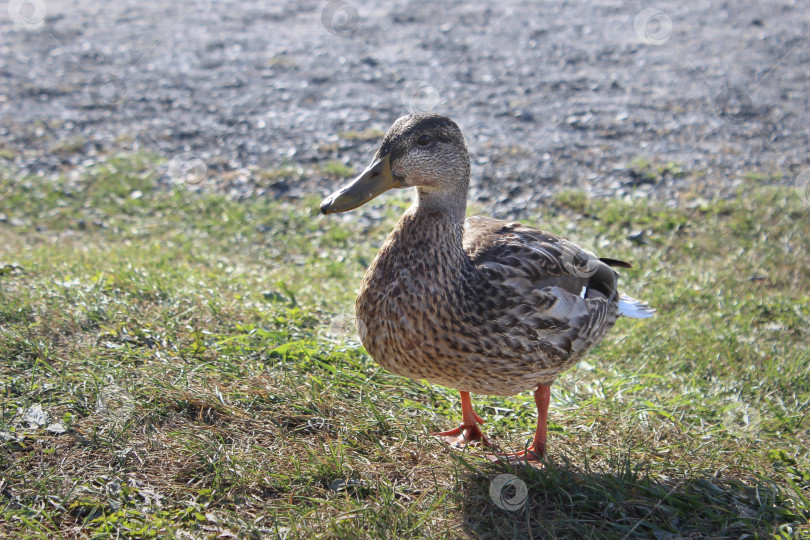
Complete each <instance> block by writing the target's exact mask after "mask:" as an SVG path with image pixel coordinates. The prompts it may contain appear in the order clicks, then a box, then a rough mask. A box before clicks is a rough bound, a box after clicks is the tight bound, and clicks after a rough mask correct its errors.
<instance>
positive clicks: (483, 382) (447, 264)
mask: <svg viewBox="0 0 810 540" xmlns="http://www.w3.org/2000/svg"><path fill="white" fill-rule="evenodd" d="M426 141H427V142H426ZM423 143H424V144H423ZM385 156H388V159H389V160H390V174H391V175H392V177H393V179H394V181H395V183H396V186H395V187H411V186H415V187H416V188H417V200H416V202H415V203H414V205H413V206H411V207H410V208H409V209H408V210H407V211H406V212H405V214H404V215H403V216H402V218H401V219H400V220H399V223H398V224H397V226H396V228H395V229H394V231H393V232H392V233H391V234H390V235H389V236H388V238H387V240H386V241H385V244H384V245H383V246H382V248H381V249H380V252H379V253H378V254H377V257H376V258H375V259H374V261H373V262H372V263H371V265H370V267H369V268H368V271H367V272H366V275H365V277H364V278H363V282H362V285H361V287H360V293H359V296H358V298H357V303H356V306H355V309H356V316H357V321H358V327H359V330H360V337H361V339H362V341H363V344H364V346H365V347H366V350H368V352H369V354H370V355H371V356H372V358H374V360H375V361H376V362H377V363H379V364H380V365H381V366H382V367H384V368H386V369H388V370H389V371H391V372H393V373H396V374H399V375H402V376H405V377H410V378H414V379H426V380H428V381H430V382H432V383H435V384H440V385H443V386H447V387H451V388H456V389H458V390H460V391H462V392H474V393H480V394H497V395H512V394H515V393H517V392H521V391H524V390H528V389H533V388H537V387H538V385H545V386H547V385H550V384H551V383H552V382H553V381H554V379H555V378H556V377H557V375H558V374H559V373H561V372H562V371H564V370H566V369H568V368H569V367H571V366H572V365H573V364H574V363H576V362H577V361H579V360H580V359H581V358H582V357H583V356H584V355H585V354H586V353H587V352H588V350H590V349H591V348H592V347H593V346H594V345H595V344H596V343H598V342H599V340H601V339H602V337H603V336H604V335H605V333H606V332H607V331H608V330H610V328H611V327H612V326H613V324H614V323H615V322H616V319H617V318H618V316H619V314H620V311H621V304H622V302H624V304H625V305H626V306H629V307H630V310H629V312H630V313H635V316H642V317H645V316H648V315H647V314H648V313H651V311H652V310H649V308H647V307H646V304H643V303H642V302H638V301H635V300H633V299H631V298H629V297H625V296H621V297H620V295H619V293H618V291H617V284H618V274H617V273H616V272H614V271H613V270H612V269H611V268H610V266H608V264H607V263H606V262H603V261H602V260H600V259H599V258H597V257H596V256H595V255H593V254H592V253H590V252H588V251H585V250H583V249H581V248H579V247H577V246H576V245H574V244H572V243H570V242H568V241H566V240H564V239H562V238H559V237H557V236H555V235H553V234H549V233H546V232H543V231H540V230H537V229H533V228H531V227H527V226H525V225H521V224H520V223H516V222H508V221H503V220H498V219H492V218H487V217H480V216H476V217H471V218H468V219H466V220H465V217H464V214H465V210H466V193H467V188H468V186H469V178H470V162H469V154H468V152H467V149H466V144H465V143H464V138H463V136H462V134H461V131H460V130H459V129H458V126H456V124H455V123H453V122H452V121H451V120H449V119H447V118H445V117H441V116H438V115H415V116H408V117H403V118H400V119H399V120H397V122H396V123H395V124H394V126H393V127H392V128H391V130H390V131H389V133H388V134H387V135H386V136H385V139H384V140H383V143H382V146H381V148H380V150H379V151H378V152H377V156H375V159H377V160H379V159H381V158H383V157H385ZM369 170H371V169H369ZM333 198H334V196H333ZM366 200H367V199H366ZM329 202H330V201H325V203H324V211H327V209H328V208H329V204H327V203H329ZM606 261H607V262H609V263H611V264H613V265H618V266H622V265H624V263H621V262H619V261H612V260H608V259H606ZM470 412H471V409H470ZM465 416H468V415H465ZM473 423H474V422H473ZM543 437H545V435H544V434H543ZM543 444H545V441H544V440H543Z"/></svg>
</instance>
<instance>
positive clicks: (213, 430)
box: [0, 155, 810, 538]
mask: <svg viewBox="0 0 810 540" xmlns="http://www.w3.org/2000/svg"><path fill="white" fill-rule="evenodd" d="M161 166H162V164H161V163H159V162H158V161H156V160H155V159H153V158H151V157H149V156H143V155H134V156H132V155H130V156H110V157H108V158H107V160H106V162H104V163H101V164H99V165H95V166H93V167H91V168H88V169H83V170H81V171H80V174H78V175H68V176H66V177H65V178H57V179H49V178H44V177H19V176H17V175H15V174H13V173H11V172H9V171H6V172H0V214H5V215H6V216H8V221H7V222H4V223H0V358H2V359H3V360H2V362H1V363H0V396H2V397H0V471H2V473H1V474H0V494H1V495H2V497H1V498H0V508H2V514H1V515H2V517H0V534H5V535H8V536H9V537H14V538H52V537H65V538H105V537H110V536H115V537H131V538H145V537H175V536H177V537H179V536H185V537H192V538H209V537H218V536H220V535H222V536H228V535H236V536H239V537H255V538H262V537H267V538H275V537H285V538H309V537H313V536H325V537H333V538H334V537H339V538H344V537H346V538H354V537H361V538H379V537H388V538H395V537H396V538H400V537H403V538H405V537H425V538H432V537H440V536H449V537H474V538H524V537H527V536H533V537H534V538H552V537H564V538H569V537H570V538H649V537H655V538H676V537H711V538H791V537H796V538H810V526H808V520H810V500H808V499H810V455H808V449H809V448H810V435H808V432H809V431H810V429H808V428H810V419H808V412H810V356H809V355H810V353H808V350H809V349H810V343H808V341H810V340H808V317H810V300H809V299H808V297H807V290H808V288H809V287H808V285H810V264H808V263H809V262H810V258H809V257H808V255H807V254H808V253H810V208H808V207H807V206H806V205H804V204H803V203H802V201H801V200H800V199H799V198H798V197H796V195H795V194H794V193H793V191H792V190H790V189H789V188H783V187H777V186H764V187H763V186H760V185H758V183H756V182H753V181H752V182H749V183H747V184H746V185H745V186H744V188H743V189H741V190H740V192H739V193H738V195H737V197H736V198H733V199H725V200H716V201H712V202H711V203H706V202H705V201H696V202H695V204H687V203H688V201H687V203H685V204H683V205H682V207H678V208H667V207H664V206H663V205H659V204H658V203H656V202H655V201H650V200H644V201H637V200H636V201H630V200H628V201H623V200H610V199H607V200H593V199H589V198H587V197H586V196H584V195H582V194H576V193H566V194H563V195H561V196H560V197H558V200H557V201H549V202H548V204H545V203H543V202H540V203H538V208H537V213H538V215H540V214H542V215H543V219H542V226H543V228H545V229H547V230H550V231H553V232H557V233H562V234H565V235H566V236H567V237H569V238H571V239H572V240H575V241H578V242H579V243H581V244H582V245H583V246H585V247H587V248H590V249H593V250H595V251H597V252H598V253H601V254H603V255H606V256H611V257H616V258H623V259H627V260H632V261H634V263H635V269H632V270H627V271H624V272H623V277H624V279H625V283H626V289H627V291H628V292H629V293H630V294H633V295H636V296H639V297H643V298H645V299H647V300H649V301H650V302H651V303H652V304H653V305H654V306H655V307H656V308H658V310H659V311H658V314H657V317H656V318H654V319H652V320H649V321H634V320H621V321H619V322H618V323H617V325H616V327H615V328H614V330H613V331H612V332H611V334H610V335H609V337H608V338H607V339H606V340H605V341H604V342H603V343H602V344H601V345H600V346H599V347H598V348H597V349H596V350H595V351H594V352H593V353H592V354H591V355H590V356H589V357H587V358H586V360H585V361H584V362H582V363H580V364H579V366H578V367H576V368H574V369H572V370H571V371H569V372H567V373H565V374H563V375H562V376H561V377H560V378H559V379H558V381H557V382H556V383H555V385H554V387H553V388H552V407H551V412H550V418H551V425H550V452H551V462H550V463H549V464H548V465H547V466H546V467H545V468H543V469H541V470H537V469H533V468H530V469H523V468H519V469H518V468H512V467H508V466H505V465H496V464H491V463H489V462H488V461H486V460H485V459H484V452H483V451H481V450H478V449H469V450H467V451H465V452H463V453H460V452H456V451H452V450H450V449H447V448H445V447H444V446H443V445H442V444H440V443H439V442H437V441H436V440H435V439H434V438H432V437H430V436H429V432H430V431H435V430H437V429H440V428H441V429H446V428H448V427H450V426H453V425H455V424H456V423H457V422H458V421H459V413H458V409H457V407H458V398H457V394H456V393H455V392H453V391H451V390H447V389H444V388H440V387H431V386H429V385H427V384H424V383H421V382H418V381H411V380H407V379H403V378H400V377H396V376H393V375H391V374H389V373H386V372H385V371H383V370H381V369H380V368H379V367H377V366H376V364H374V362H373V361H372V360H370V359H369V357H368V356H367V354H366V353H365V351H364V350H363V348H362V347H361V346H360V345H359V344H358V343H357V341H356V337H354V336H355V331H354V324H353V317H352V309H353V301H354V291H355V290H356V287H357V285H358V283H359V281H360V278H361V276H362V274H363V271H364V268H365V267H366V266H367V264H368V263H369V261H370V259H371V257H372V256H373V255H374V253H375V252H376V250H377V249H378V248H379V246H380V244H381V242H382V240H383V238H384V236H385V234H386V233H387V232H388V230H390V228H391V227H392V226H393V223H394V222H395V219H396V216H397V215H398V214H399V213H400V212H401V211H402V209H403V208H404V207H405V205H406V204H407V202H406V198H407V196H406V195H403V194H401V193H400V194H397V193H392V194H387V195H385V196H384V197H382V198H380V199H379V200H375V201H373V202H372V203H370V205H372V206H374V207H375V210H376V211H379V212H380V213H381V215H383V216H385V217H384V219H383V220H382V221H380V220H358V219H357V214H356V213H355V214H350V215H345V216H344V215H337V216H329V217H324V216H320V215H318V214H317V203H318V202H319V201H318V200H315V199H312V200H307V201H303V202H301V203H296V204H287V203H282V202H276V201H271V200H268V199H256V200H250V201H241V202H239V201H234V200H230V199H228V198H226V197H224V196H222V195H218V194H215V193H207V192H205V191H189V190H186V189H184V188H183V187H182V186H178V187H175V188H173V189H168V190H167V189H165V188H161V187H158V185H157V184H156V178H157V177H158V176H159V175H157V174H156V173H155V170H156V168H158V167H161ZM336 174H337V175H338V176H340V174H338V173H337V171H336ZM361 211H362V210H361ZM584 216H587V217H584ZM12 220H13V223H15V224H16V225H15V226H12V225H11V224H10V223H11V222H12ZM530 223H534V224H540V221H539V220H535V221H531V220H530ZM637 230H643V231H645V235H644V238H645V242H643V243H640V242H634V241H631V240H629V239H628V238H627V235H628V233H629V232H630V231H637ZM474 398H475V404H476V407H477V410H478V412H479V413H480V414H481V415H482V416H484V417H485V418H486V419H487V420H488V423H487V430H488V435H490V437H492V438H494V439H495V440H497V441H498V442H499V443H500V444H501V445H502V446H503V447H506V448H514V449H517V448H519V447H522V446H523V445H524V444H525V443H526V440H527V438H528V437H530V435H531V433H532V430H533V425H534V421H535V419H534V414H535V411H534V404H533V400H532V397H531V395H530V394H526V395H520V396H515V397H511V398H499V397H486V396H475V397H474ZM501 475H512V476H501ZM504 481H508V482H507V484H504ZM498 486H505V487H503V489H501V490H500V491H499V490H498V489H497V488H498ZM524 487H525V490H522V488H524Z"/></svg>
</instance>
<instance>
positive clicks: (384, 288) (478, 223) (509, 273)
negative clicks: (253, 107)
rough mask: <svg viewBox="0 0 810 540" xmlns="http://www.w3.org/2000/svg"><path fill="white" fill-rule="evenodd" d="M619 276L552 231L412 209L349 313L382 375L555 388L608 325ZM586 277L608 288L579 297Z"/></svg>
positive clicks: (508, 391)
mask: <svg viewBox="0 0 810 540" xmlns="http://www.w3.org/2000/svg"><path fill="white" fill-rule="evenodd" d="M460 237H461V238H460ZM460 246H463V248H462V247H460ZM604 269H607V272H609V276H610V277H609V279H608V278H606V277H605V276H606V275H608V274H607V273H606V271H605V270H604ZM615 276H616V274H615V272H613V270H612V269H610V268H609V267H608V266H607V265H606V264H604V263H602V262H601V261H599V259H598V258H596V257H595V256H594V255H593V254H590V253H588V252H586V251H584V250H581V249H580V248H578V247H576V246H575V245H573V244H571V243H570V242H567V241H565V240H563V239H561V238H559V237H557V236H554V235H551V234H548V233H544V232H542V231H538V230H536V229H532V228H530V227H526V226H524V225H521V224H519V223H510V222H506V221H502V220H497V219H491V218H483V217H473V218H469V219H468V220H467V221H466V222H465V224H464V226H463V228H462V225H461V224H460V223H457V222H456V221H455V220H454V219H453V218H452V216H450V215H449V214H443V213H442V212H435V211H434V212H424V211H420V209H419V208H418V207H417V206H413V207H411V209H409V210H408V211H407V212H406V213H405V215H403V217H402V218H401V220H400V222H399V223H398V225H397V227H396V228H395V229H394V231H393V232H392V233H391V235H390V236H389V237H388V239H387V240H386V242H385V244H384V245H383V247H382V249H381V250H380V252H379V254H378V255H377V257H376V258H375V259H374V261H373V262H372V264H371V266H370V267H369V269H368V271H367V272H366V275H365V278H364V279H363V283H362V285H361V288H360V294H359V296H358V299H357V304H356V312H357V317H358V319H359V321H361V322H362V326H363V327H364V328H365V329H366V331H365V332H363V334H364V335H362V336H361V337H362V338H363V344H364V345H365V347H366V349H367V350H368V352H369V353H370V354H371V356H372V357H373V358H374V359H375V360H376V361H377V362H378V363H379V364H380V365H381V366H382V367H384V368H386V369H388V370H389V371H391V372H393V373H397V374H399V375H403V376H406V377H410V378H415V379H427V380H428V381H430V382H432V383H435V384H441V385H443V386H447V387H451V388H456V389H459V390H462V391H469V392H475V393H481V394H497V395H513V394H516V393H518V392H521V391H524V390H528V389H531V388H535V387H536V386H537V385H538V384H551V382H553V381H554V379H555V377H556V376H557V375H558V374H559V373H560V372H562V371H564V370H565V369H567V368H569V367H570V366H571V365H573V364H574V363H576V362H577V361H578V360H579V359H580V358H581V357H582V356H583V355H584V354H585V353H587V351H588V350H589V349H590V348H591V347H592V346H593V345H594V344H596V343H597V342H598V341H599V340H600V339H601V338H602V337H603V336H604V334H605V333H606V332H607V331H608V330H609V329H610V328H611V327H612V326H613V323H614V322H615V321H616V318H617V317H618V307H617V306H618V298H617V296H618V295H617V294H616V292H615V291H616V289H615V285H616V277H615ZM591 281H596V282H597V283H596V285H598V287H599V288H602V289H606V290H607V294H600V295H599V297H594V298H583V297H582V296H580V292H581V291H582V290H583V288H587V287H588V286H589V283H590V282H591ZM610 287H612V289H610Z"/></svg>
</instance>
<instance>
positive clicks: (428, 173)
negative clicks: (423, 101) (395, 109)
mask: <svg viewBox="0 0 810 540" xmlns="http://www.w3.org/2000/svg"><path fill="white" fill-rule="evenodd" d="M469 184H470V154H469V152H468V151H467V144H466V143H465V142H464V136H463V135H462V134H461V130H460V129H459V127H458V126H457V125H456V123H455V122H453V121H452V120H450V119H449V118H447V117H446V116H441V115H438V114H413V115H408V116H403V117H402V118H400V119H398V120H397V121H396V122H394V125H393V126H391V129H389V130H388V133H386V134H385V137H384V138H383V140H382V144H381V145H380V148H379V150H377V153H376V154H374V159H372V160H371V165H369V166H368V167H367V168H366V170H365V171H363V172H362V173H361V174H360V176H358V177H357V178H355V179H354V180H353V181H352V182H351V183H350V184H349V185H347V186H345V187H343V188H342V189H340V190H338V191H336V192H334V193H333V194H331V195H330V196H329V197H327V198H326V199H324V201H323V202H322V203H321V212H323V213H324V214H332V213H334V212H345V211H347V210H352V209H354V208H357V207H358V206H362V205H364V204H365V203H367V202H368V201H370V200H371V199H373V198H374V197H376V196H377V195H379V194H381V193H383V192H385V191H388V190H389V189H391V188H409V187H416V188H417V190H418V191H419V197H420V199H435V200H442V201H443V200H447V201H451V200H452V201H456V202H458V199H459V198H460V202H461V203H462V204H464V202H465V200H466V195H467V188H468V187H469Z"/></svg>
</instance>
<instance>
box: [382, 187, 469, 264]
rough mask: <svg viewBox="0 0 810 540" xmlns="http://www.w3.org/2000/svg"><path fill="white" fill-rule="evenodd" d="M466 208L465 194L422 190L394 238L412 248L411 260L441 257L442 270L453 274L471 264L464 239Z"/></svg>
mask: <svg viewBox="0 0 810 540" xmlns="http://www.w3.org/2000/svg"><path fill="white" fill-rule="evenodd" d="M466 209H467V201H466V199H465V197H464V194H462V195H461V196H459V195H456V196H453V195H451V194H443V193H438V192H427V191H423V190H418V191H417V197H416V202H414V204H413V206H411V208H409V209H408V211H407V212H405V214H404V215H403V216H402V218H401V219H400V222H399V224H398V226H397V228H396V229H395V231H394V233H393V234H392V236H391V241H392V242H394V243H395V244H397V245H398V246H400V248H401V249H403V250H405V251H408V252H409V255H408V256H407V259H408V260H409V261H411V264H413V263H415V262H416V263H417V264H419V265H420V266H421V265H423V264H425V263H428V261H431V262H437V261H440V262H441V264H440V265H439V266H441V267H442V268H444V271H443V272H442V273H443V274H444V276H445V277H447V278H450V277H451V276H450V274H452V273H455V272H456V271H461V270H462V269H463V268H464V267H466V266H467V265H468V264H469V258H468V257H467V256H466V255H465V253H464V246H463V241H462V237H463V235H464V217H465V213H466ZM428 266H432V265H431V264H428ZM433 266H434V267H435V265H433Z"/></svg>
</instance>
